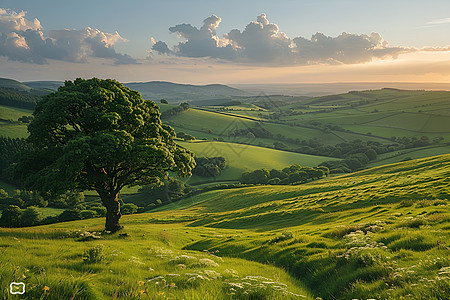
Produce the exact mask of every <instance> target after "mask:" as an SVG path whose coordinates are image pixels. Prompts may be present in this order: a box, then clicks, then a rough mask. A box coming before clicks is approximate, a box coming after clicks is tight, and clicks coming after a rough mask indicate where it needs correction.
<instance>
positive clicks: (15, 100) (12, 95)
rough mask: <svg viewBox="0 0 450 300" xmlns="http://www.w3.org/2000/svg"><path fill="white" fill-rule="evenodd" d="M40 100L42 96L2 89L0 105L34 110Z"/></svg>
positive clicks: (0, 89)
mask: <svg viewBox="0 0 450 300" xmlns="http://www.w3.org/2000/svg"><path fill="white" fill-rule="evenodd" d="M40 99H41V95H33V94H30V93H28V92H23V91H19V90H17V89H13V88H0V104H2V105H9V106H14V107H20V108H27V109H33V108H34V107H35V105H36V102H38V101H39V100H40Z"/></svg>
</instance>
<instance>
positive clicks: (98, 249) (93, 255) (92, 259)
mask: <svg viewBox="0 0 450 300" xmlns="http://www.w3.org/2000/svg"><path fill="white" fill-rule="evenodd" d="M103 249H104V246H103V245H101V244H99V245H96V246H94V247H92V248H89V249H87V250H86V251H84V253H83V261H84V262H85V263H89V264H92V263H99V262H102V261H103V260H104V259H105V256H104V254H103Z"/></svg>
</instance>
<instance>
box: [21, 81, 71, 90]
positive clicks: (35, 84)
mask: <svg viewBox="0 0 450 300" xmlns="http://www.w3.org/2000/svg"><path fill="white" fill-rule="evenodd" d="M23 84H24V85H26V86H29V87H30V88H32V89H46V90H52V91H56V90H57V89H58V88H59V87H60V86H62V85H64V81H27V82H23Z"/></svg>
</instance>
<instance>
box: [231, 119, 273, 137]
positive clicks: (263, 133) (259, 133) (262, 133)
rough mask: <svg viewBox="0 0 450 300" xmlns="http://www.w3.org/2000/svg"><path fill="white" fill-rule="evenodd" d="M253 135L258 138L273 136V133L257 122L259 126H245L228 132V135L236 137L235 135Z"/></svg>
mask: <svg viewBox="0 0 450 300" xmlns="http://www.w3.org/2000/svg"><path fill="white" fill-rule="evenodd" d="M250 134H251V135H252V137H257V138H272V137H273V134H272V133H271V132H270V131H268V130H267V129H265V128H264V127H263V125H261V124H259V123H257V126H255V127H252V128H243V129H236V130H234V131H230V132H229V133H228V136H230V137H234V136H244V137H249V135H250Z"/></svg>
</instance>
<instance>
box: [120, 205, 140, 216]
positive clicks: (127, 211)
mask: <svg viewBox="0 0 450 300" xmlns="http://www.w3.org/2000/svg"><path fill="white" fill-rule="evenodd" d="M121 211H122V213H123V214H124V215H131V214H134V213H137V211H138V206H137V205H136V204H133V203H125V204H124V205H122V208H121Z"/></svg>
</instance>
